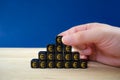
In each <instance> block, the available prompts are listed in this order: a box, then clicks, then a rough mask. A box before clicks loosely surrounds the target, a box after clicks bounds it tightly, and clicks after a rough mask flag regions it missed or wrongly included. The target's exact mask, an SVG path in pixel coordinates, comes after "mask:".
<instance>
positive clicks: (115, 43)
mask: <svg viewBox="0 0 120 80" xmlns="http://www.w3.org/2000/svg"><path fill="white" fill-rule="evenodd" d="M59 35H62V36H63V38H62V41H63V43H64V44H66V45H70V46H72V47H74V48H76V49H77V50H78V51H79V52H80V55H81V58H87V57H85V56H89V60H93V61H98V62H101V63H104V64H107V65H111V66H116V67H120V28H118V27H113V26H110V25H107V24H100V23H89V24H84V25H79V26H75V27H73V28H71V29H69V30H67V31H65V32H62V33H60V34H59Z"/></svg>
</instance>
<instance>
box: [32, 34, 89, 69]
mask: <svg viewBox="0 0 120 80" xmlns="http://www.w3.org/2000/svg"><path fill="white" fill-rule="evenodd" d="M31 67H32V68H82V69H85V68H87V60H86V59H80V54H79V52H72V47H71V46H68V45H64V44H63V43H62V36H57V37H56V44H49V45H47V51H40V52H39V53H38V59H32V60H31Z"/></svg>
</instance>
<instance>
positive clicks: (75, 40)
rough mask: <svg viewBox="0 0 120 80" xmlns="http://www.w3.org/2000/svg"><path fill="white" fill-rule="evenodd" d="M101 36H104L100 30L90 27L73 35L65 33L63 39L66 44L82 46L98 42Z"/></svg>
mask: <svg viewBox="0 0 120 80" xmlns="http://www.w3.org/2000/svg"><path fill="white" fill-rule="evenodd" d="M100 36H102V34H101V31H100V30H98V29H89V30H84V31H79V32H76V33H73V34H71V35H65V36H63V38H62V41H63V43H64V44H66V45H71V46H80V45H84V44H90V43H97V42H98V41H100Z"/></svg>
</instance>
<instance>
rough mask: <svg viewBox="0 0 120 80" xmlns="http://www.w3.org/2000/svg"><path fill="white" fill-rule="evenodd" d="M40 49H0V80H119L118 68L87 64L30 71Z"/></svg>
mask: <svg viewBox="0 0 120 80" xmlns="http://www.w3.org/2000/svg"><path fill="white" fill-rule="evenodd" d="M41 50H45V49H42V48H0V80H120V68H115V67H110V66H107V65H103V64H100V63H96V62H89V63H88V66H89V68H88V69H32V68H31V67H30V61H31V59H32V58H37V57H38V51H41Z"/></svg>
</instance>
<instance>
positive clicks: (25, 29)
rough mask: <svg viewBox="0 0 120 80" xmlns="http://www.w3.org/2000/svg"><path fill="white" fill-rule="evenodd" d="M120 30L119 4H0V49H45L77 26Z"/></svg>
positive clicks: (87, 0)
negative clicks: (99, 25)
mask: <svg viewBox="0 0 120 80" xmlns="http://www.w3.org/2000/svg"><path fill="white" fill-rule="evenodd" d="M88 22H102V23H107V24H111V25H114V26H120V1H119V0H118V1H117V0H0V47H45V46H46V45H47V44H49V43H55V42H54V39H55V37H56V35H57V34H58V33H60V32H62V31H64V30H66V29H69V28H70V27H72V26H74V25H79V24H84V23H88Z"/></svg>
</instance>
